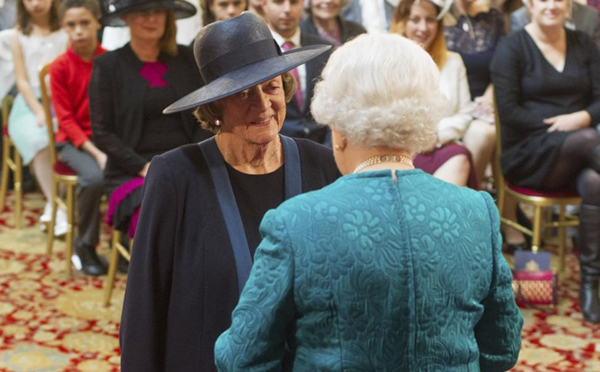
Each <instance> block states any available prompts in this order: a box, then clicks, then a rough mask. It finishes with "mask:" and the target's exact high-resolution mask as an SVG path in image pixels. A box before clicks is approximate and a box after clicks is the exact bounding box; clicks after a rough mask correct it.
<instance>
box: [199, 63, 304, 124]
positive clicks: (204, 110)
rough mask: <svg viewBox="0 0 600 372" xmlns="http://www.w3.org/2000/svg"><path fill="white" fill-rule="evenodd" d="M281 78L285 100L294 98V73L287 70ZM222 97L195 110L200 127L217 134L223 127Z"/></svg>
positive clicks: (295, 85)
mask: <svg viewBox="0 0 600 372" xmlns="http://www.w3.org/2000/svg"><path fill="white" fill-rule="evenodd" d="M281 80H282V81H283V91H284V94H285V102H289V101H291V100H292V97H294V93H296V87H297V86H298V85H297V83H296V79H294V75H292V74H291V73H290V72H285V73H284V74H283V75H281ZM222 99H224V98H221V99H220V100H218V101H214V102H210V103H207V104H205V105H202V106H199V107H198V108H196V109H195V110H194V116H195V117H196V120H198V122H199V123H200V127H202V129H205V130H208V131H210V132H213V133H215V134H216V133H218V132H219V130H220V129H221V128H220V126H218V125H217V124H216V121H217V120H222V112H221V100H222Z"/></svg>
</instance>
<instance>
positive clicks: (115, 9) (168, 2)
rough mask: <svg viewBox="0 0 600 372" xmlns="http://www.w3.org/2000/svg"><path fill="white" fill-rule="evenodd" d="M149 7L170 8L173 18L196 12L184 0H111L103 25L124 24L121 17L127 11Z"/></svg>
mask: <svg viewBox="0 0 600 372" xmlns="http://www.w3.org/2000/svg"><path fill="white" fill-rule="evenodd" d="M150 9H168V10H172V11H173V14H174V15H175V19H183V18H188V17H191V16H193V15H194V14H196V8H195V7H194V6H193V5H192V4H190V3H188V2H186V1H184V0H112V1H111V2H110V3H109V5H108V10H109V11H110V13H108V14H107V15H105V16H104V17H102V19H101V22H102V24H103V25H104V26H111V27H122V26H126V24H125V22H124V21H123V20H122V19H121V17H122V16H123V15H125V14H127V13H134V12H141V11H144V10H150Z"/></svg>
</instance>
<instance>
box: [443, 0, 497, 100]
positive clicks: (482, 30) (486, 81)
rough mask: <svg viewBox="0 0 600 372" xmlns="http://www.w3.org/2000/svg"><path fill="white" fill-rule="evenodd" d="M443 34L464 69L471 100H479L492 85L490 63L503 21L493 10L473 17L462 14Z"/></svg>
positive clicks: (495, 10)
mask: <svg viewBox="0 0 600 372" xmlns="http://www.w3.org/2000/svg"><path fill="white" fill-rule="evenodd" d="M444 31H445V32H444V34H445V35H444V36H445V37H446V45H447V47H448V49H449V50H451V51H453V52H456V53H458V54H460V56H461V57H462V59H463V62H464V63H465V67H466V68H467V79H468V80H469V88H470V89H471V99H475V98H476V97H480V96H482V95H483V93H485V90H486V89H487V87H488V85H490V83H491V81H492V78H491V76H490V63H491V62H492V57H493V55H494V51H495V50H496V47H497V46H498V43H499V42H500V39H501V38H502V36H504V33H505V29H504V17H503V16H502V14H501V13H500V12H499V11H498V10H497V9H494V8H492V9H490V11H489V12H484V13H479V14H477V15H476V16H475V17H471V16H468V15H465V14H463V15H460V16H459V17H458V19H457V23H456V25H454V26H452V27H446V28H445V30H444Z"/></svg>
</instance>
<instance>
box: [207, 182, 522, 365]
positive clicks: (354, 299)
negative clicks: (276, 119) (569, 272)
mask: <svg viewBox="0 0 600 372" xmlns="http://www.w3.org/2000/svg"><path fill="white" fill-rule="evenodd" d="M396 175H397V177H398V182H397V183H396V182H394V180H393V179H392V177H391V176H392V175H391V173H390V171H377V172H365V173H359V174H355V175H348V176H345V177H343V178H340V179H339V180H338V181H337V182H335V183H333V184H332V185H330V186H327V187H325V188H323V189H321V190H319V191H314V192H311V193H307V194H303V195H300V196H298V197H295V198H292V199H290V200H288V201H287V202H285V203H283V204H282V205H281V206H280V207H279V208H277V209H276V210H272V211H270V212H268V213H267V214H266V216H265V218H264V219H263V222H262V224H261V233H262V234H263V238H264V239H263V241H262V243H261V244H260V246H259V247H258V249H257V251H256V256H255V261H254V266H253V269H252V272H251V275H250V278H249V280H248V282H247V284H246V286H245V288H244V290H243V292H242V295H241V298H240V301H239V303H238V305H237V307H236V309H235V311H234V313H233V316H232V325H231V328H230V329H229V330H228V331H226V332H225V333H223V334H222V335H221V336H220V337H219V339H218V341H217V343H216V346H215V358H216V365H217V368H218V369H219V371H278V370H293V371H311V372H312V371H365V372H367V371H454V372H458V371H465V372H466V371H480V370H481V371H486V372H493V371H505V370H508V369H510V368H511V367H512V366H513V365H514V364H515V363H516V361H517V357H518V354H519V348H520V344H521V341H520V338H521V337H520V336H521V328H522V325H523V320H522V317H521V315H520V312H519V310H518V308H517V307H516V305H515V302H514V299H513V291H512V287H511V280H512V279H511V278H512V277H511V273H510V270H509V267H508V265H507V263H506V261H505V260H504V257H503V256H502V252H501V238H500V233H499V225H500V224H499V216H498V211H497V209H496V207H495V205H494V203H493V201H492V199H491V197H490V196H489V195H488V194H486V193H482V192H476V191H474V190H470V189H467V188H460V187H456V186H453V185H451V184H448V183H444V182H442V181H440V180H437V179H435V178H434V177H432V176H430V175H428V174H426V173H424V172H423V171H421V170H410V171H398V172H397V173H396Z"/></svg>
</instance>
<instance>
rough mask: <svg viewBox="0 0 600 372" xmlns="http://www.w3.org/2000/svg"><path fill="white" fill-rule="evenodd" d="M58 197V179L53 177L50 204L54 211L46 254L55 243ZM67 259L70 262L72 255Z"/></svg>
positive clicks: (48, 230)
mask: <svg viewBox="0 0 600 372" xmlns="http://www.w3.org/2000/svg"><path fill="white" fill-rule="evenodd" d="M57 198H58V185H57V184H56V180H55V179H54V177H52V199H51V200H50V205H51V206H52V213H51V215H50V223H48V228H47V229H46V230H47V233H48V235H47V236H46V254H47V255H49V256H50V255H51V254H52V247H53V245H54V225H56V210H57V209H58V204H57V202H56V199H57ZM67 260H68V261H69V262H70V261H71V257H68V258H67ZM69 267H70V266H69Z"/></svg>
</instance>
